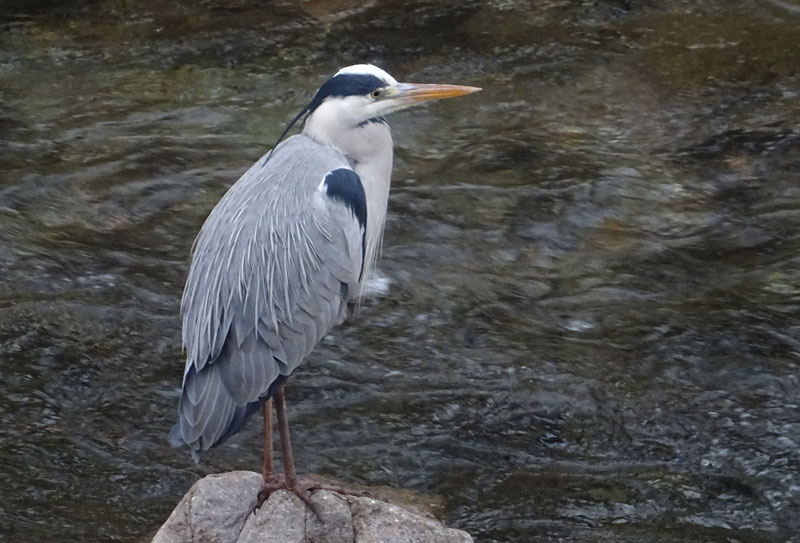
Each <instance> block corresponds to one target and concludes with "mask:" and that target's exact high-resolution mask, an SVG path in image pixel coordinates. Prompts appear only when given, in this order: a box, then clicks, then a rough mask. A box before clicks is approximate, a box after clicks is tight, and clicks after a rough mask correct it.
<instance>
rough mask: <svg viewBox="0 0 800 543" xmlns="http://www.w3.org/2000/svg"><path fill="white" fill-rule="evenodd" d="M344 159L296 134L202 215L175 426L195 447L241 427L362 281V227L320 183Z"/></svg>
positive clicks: (184, 309)
mask: <svg viewBox="0 0 800 543" xmlns="http://www.w3.org/2000/svg"><path fill="white" fill-rule="evenodd" d="M299 157H302V160H301V161H299V162H298V158H299ZM350 167H351V165H350V162H349V161H348V159H347V157H346V156H345V155H344V154H343V153H342V152H341V151H338V150H336V149H334V148H333V147H330V146H327V145H322V144H320V143H317V142H316V141H314V140H312V139H310V138H309V137H307V136H305V135H297V136H294V137H292V138H290V139H288V140H287V141H285V142H284V143H282V144H281V145H280V146H279V147H278V148H277V149H276V150H275V154H274V156H273V157H272V158H271V159H270V160H269V161H267V162H266V163H264V161H263V160H259V161H258V162H256V163H255V164H254V165H253V167H251V168H250V170H248V171H247V172H246V173H245V174H244V175H243V176H242V177H241V179H239V181H237V182H236V183H235V184H234V185H233V186H232V187H231V188H230V190H229V191H228V192H227V193H226V194H225V196H224V197H223V198H222V200H220V202H219V204H218V205H217V206H216V207H215V208H214V210H213V211H212V212H211V214H210V215H209V217H208V219H207V220H206V222H205V224H204V225H203V228H202V229H201V231H200V234H199V235H198V237H197V240H196V242H195V249H194V256H193V260H192V266H191V269H190V272H189V277H188V280H187V282H186V288H185V290H184V296H183V302H182V305H181V313H182V317H183V330H184V348H185V349H186V353H187V363H186V373H185V375H184V383H183V394H182V396H181V401H180V408H179V412H180V422H179V423H178V425H176V427H175V429H174V430H173V438H174V439H175V438H180V441H183V442H185V443H187V444H189V446H190V447H191V449H192V451H193V453H195V454H197V453H199V452H200V451H202V450H205V449H207V448H209V447H212V446H214V445H217V444H219V443H221V442H222V441H224V439H226V438H227V437H229V436H230V435H232V434H234V433H236V431H238V429H239V427H240V426H241V425H242V424H243V423H244V422H245V421H246V420H247V417H248V416H249V415H250V414H251V413H252V412H253V411H255V409H257V408H258V407H259V406H260V405H261V404H262V403H263V401H265V400H266V399H267V398H268V397H269V396H270V395H271V393H272V392H274V387H271V385H273V383H275V382H276V381H278V380H281V381H282V380H285V377H287V376H288V375H289V374H291V373H292V371H294V369H295V368H296V367H297V366H298V365H299V364H300V362H301V361H302V360H303V359H304V358H305V357H306V356H307V355H308V354H309V353H310V352H311V350H312V349H313V347H314V345H316V343H317V342H318V341H319V340H320V339H322V337H323V336H324V335H325V334H326V333H327V332H328V330H330V328H331V327H332V326H333V325H335V324H337V323H338V322H339V321H340V320H341V319H342V318H343V317H344V315H345V312H346V308H347V297H348V295H349V294H351V293H352V294H355V293H357V292H358V281H359V276H360V275H361V269H362V264H363V262H362V254H363V249H362V240H363V234H364V231H363V228H362V226H361V225H360V224H359V221H358V219H357V218H356V217H355V216H354V214H353V212H352V211H351V210H350V209H349V208H348V207H347V206H346V205H345V204H344V203H343V202H341V201H339V200H337V199H335V198H330V197H329V196H328V195H327V194H326V193H325V191H323V190H320V189H321V187H320V185H321V183H322V181H323V180H324V178H325V176H326V175H327V174H328V173H329V172H330V171H331V170H332V169H336V168H348V169H349V168H350ZM290 171H291V173H292V182H290V183H289V182H285V179H284V176H285V175H286V174H287V172H290Z"/></svg>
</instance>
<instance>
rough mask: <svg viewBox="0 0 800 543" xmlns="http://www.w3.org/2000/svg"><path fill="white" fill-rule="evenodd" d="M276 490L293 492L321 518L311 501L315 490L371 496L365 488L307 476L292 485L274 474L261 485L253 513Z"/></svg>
mask: <svg viewBox="0 0 800 543" xmlns="http://www.w3.org/2000/svg"><path fill="white" fill-rule="evenodd" d="M276 490H288V491H289V492H293V493H294V495H295V496H297V497H298V498H300V499H301V500H302V501H303V503H305V504H306V505H307V506H308V508H309V509H311V511H313V513H314V515H315V516H316V517H317V518H321V517H320V514H319V511H317V505H316V504H315V503H314V502H312V501H311V493H312V492H314V491H315V490H329V491H331V492H336V493H339V494H343V495H345V496H369V493H367V492H364V491H363V490H354V489H350V488H346V487H343V486H339V485H332V484H329V483H323V482H321V481H316V480H314V479H310V478H307V477H298V478H297V480H296V481H295V482H294V484H293V485H290V484H288V483H287V481H286V477H284V476H283V475H274V474H273V475H272V476H270V477H269V478H268V479H267V480H265V481H264V486H263V487H261V490H260V491H259V492H258V497H257V500H256V506H255V507H254V508H253V513H255V512H256V510H258V509H260V508H261V506H262V505H264V502H266V501H267V499H268V498H269V497H270V495H272V493H273V492H275V491H276Z"/></svg>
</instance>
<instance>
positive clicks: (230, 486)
mask: <svg viewBox="0 0 800 543" xmlns="http://www.w3.org/2000/svg"><path fill="white" fill-rule="evenodd" d="M260 488H261V476H260V475H259V474H257V473H254V472H250V471H236V472H230V473H223V474H219V475H209V476H207V477H205V478H203V479H201V480H200V481H198V482H197V483H196V484H195V485H194V486H193V487H192V488H191V489H190V490H189V492H187V493H186V495H185V496H184V497H183V499H182V500H181V502H180V503H179V504H178V506H177V507H176V508H175V510H174V511H173V512H172V514H171V515H170V516H169V519H167V521H166V522H165V523H164V525H163V526H162V527H161V528H160V529H159V531H158V532H157V533H156V535H155V537H154V538H153V541H152V543H183V542H193V543H194V542H198V543H199V542H202V543H375V542H378V541H380V542H381V543H409V542H414V543H471V542H472V538H471V537H470V536H469V534H467V533H466V532H463V531H460V530H454V529H451V528H447V527H446V526H444V525H442V524H441V523H440V522H438V521H436V520H434V519H433V518H431V517H430V516H427V515H425V514H423V513H421V512H420V511H418V510H411V509H409V508H406V507H401V506H399V505H394V504H391V503H387V502H385V501H381V500H378V499H374V498H371V497H356V496H343V495H341V494H338V493H335V492H329V491H327V490H318V491H315V492H313V493H312V495H311V499H312V501H313V502H314V504H315V505H316V507H317V513H318V514H319V518H318V517H317V516H316V515H315V514H314V513H312V512H311V511H310V510H309V509H308V507H306V505H305V504H304V503H303V502H302V501H301V500H300V499H299V498H298V497H297V496H295V495H294V494H292V493H290V492H287V491H283V490H279V491H277V492H274V493H273V494H272V495H271V496H270V497H269V499H268V500H267V501H266V502H265V503H264V504H263V505H262V506H261V508H260V509H258V510H256V511H255V512H254V511H253V505H254V503H255V496H256V493H257V492H258V490H259V489H260Z"/></svg>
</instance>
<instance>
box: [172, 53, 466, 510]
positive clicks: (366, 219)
mask: <svg viewBox="0 0 800 543" xmlns="http://www.w3.org/2000/svg"><path fill="white" fill-rule="evenodd" d="M478 90H480V89H478V88H475V87H466V86H460V85H432V84H411V83H398V82H397V81H396V80H395V79H394V78H393V77H392V76H390V75H389V74H388V73H386V72H385V71H384V70H381V69H380V68H377V67H375V66H373V65H370V64H359V65H355V66H349V67H347V68H343V69H341V70H339V71H338V72H337V73H336V74H335V75H334V76H333V77H331V78H330V79H329V80H328V81H327V82H325V83H324V84H323V85H322V86H321V87H320V89H319V90H318V91H317V93H316V94H315V95H314V97H313V99H312V100H311V102H309V104H308V105H307V106H306V107H305V108H303V110H302V111H301V112H300V113H299V114H298V115H297V116H296V117H295V118H294V120H293V121H292V122H291V123H290V124H289V126H288V127H287V128H286V130H285V131H284V132H283V134H282V135H281V137H280V138H279V139H278V142H277V143H276V145H275V147H273V149H272V151H270V152H268V153H267V154H266V155H264V156H263V157H262V158H261V159H260V160H258V161H257V162H256V163H255V164H253V166H252V167H251V168H250V169H249V170H247V172H245V173H244V175H242V177H241V178H240V179H239V180H238V181H237V182H236V183H234V184H233V185H232V186H231V188H230V189H229V190H228V192H227V193H226V194H225V195H224V196H223V197H222V199H221V200H220V201H219V203H218V204H217V205H216V207H215V208H214V209H213V210H212V211H211V213H210V215H209V216H208V218H207V219H206V221H205V223H204V224H203V226H202V228H201V230H200V233H199V234H198V235H197V239H196V240H195V244H194V248H193V255H192V262H191V267H190V270H189V275H188V278H187V280H186V287H185V289H184V292H183V299H182V301H181V316H182V321H183V322H182V324H183V347H184V350H185V353H186V367H185V371H184V375H183V385H182V391H181V397H180V403H179V408H178V413H179V420H178V423H177V424H176V425H175V427H174V428H173V429H172V431H171V432H170V441H172V443H173V444H174V445H181V444H186V445H188V446H189V448H190V450H191V453H192V456H193V457H194V459H195V461H197V460H199V456H200V453H202V452H203V451H205V450H208V449H210V448H211V447H215V446H217V445H220V444H221V443H224V442H225V441H226V440H227V439H228V438H230V437H231V436H232V435H233V434H235V433H236V432H238V431H239V430H240V429H241V428H242V426H243V425H244V424H245V422H246V421H247V420H248V418H249V417H250V416H251V415H252V414H253V413H254V412H256V411H258V410H259V409H261V408H262V406H263V411H264V463H263V466H262V473H263V476H264V490H262V493H260V495H259V498H260V500H261V501H263V499H265V498H266V496H268V495H269V493H270V492H271V491H272V490H275V489H277V488H287V489H289V490H292V491H294V492H295V493H296V494H297V495H298V496H300V497H301V498H303V500H304V501H306V502H307V503H308V490H309V489H310V488H312V485H311V484H307V483H303V482H302V481H298V478H297V476H296V472H295V468H294V461H293V457H292V450H291V444H290V440H289V427H288V421H287V419H286V413H285V395H284V384H285V382H286V380H287V378H288V377H289V375H291V373H292V372H293V371H294V370H295V369H296V368H297V367H298V365H299V364H300V363H301V362H302V361H303V359H304V358H305V357H306V356H308V354H309V353H310V352H311V351H312V349H313V348H314V346H315V345H316V344H317V343H318V342H319V341H320V340H321V339H322V338H323V337H324V336H325V335H326V334H327V333H328V331H329V330H330V329H331V328H332V327H333V326H334V325H336V324H338V323H340V322H341V321H342V320H343V318H344V317H345V315H346V312H347V303H348V301H349V300H352V299H355V298H357V297H358V296H359V294H360V291H361V287H362V285H363V284H364V281H365V279H366V278H367V277H368V275H369V272H370V270H371V269H372V267H373V265H374V263H375V259H376V257H377V255H378V252H379V247H380V245H381V239H382V237H383V227H384V222H385V219H386V206H387V201H388V197H389V185H390V178H391V171H392V153H393V151H392V145H393V144H392V136H391V131H390V129H389V125H388V124H387V122H386V120H385V118H384V115H387V114H389V113H392V112H395V111H398V110H401V109H405V108H407V107H411V106H413V105H416V104H420V103H422V102H425V101H428V100H433V99H439V98H449V97H454V96H460V95H464V94H469V93H472V92H476V91H478ZM303 118H304V120H305V123H304V126H303V130H302V133H300V134H297V135H295V136H292V137H290V138H288V139H286V140H285V141H282V140H283V138H284V137H285V136H286V134H287V133H288V131H289V130H290V129H291V127H292V126H293V125H294V124H295V123H296V122H297V121H299V120H301V119H303ZM273 398H274V401H275V409H276V412H277V418H278V429H279V432H280V437H281V447H282V459H283V466H284V475H283V476H279V475H275V474H273V473H272V441H271V439H272V437H271V434H272V412H271V403H272V399H273ZM314 486H319V485H314Z"/></svg>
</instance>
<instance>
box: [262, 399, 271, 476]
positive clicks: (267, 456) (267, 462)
mask: <svg viewBox="0 0 800 543" xmlns="http://www.w3.org/2000/svg"><path fill="white" fill-rule="evenodd" d="M261 476H262V477H263V478H264V484H267V483H268V482H270V481H272V480H273V479H274V475H273V464H272V398H270V399H269V400H267V401H266V402H264V462H263V464H261Z"/></svg>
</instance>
